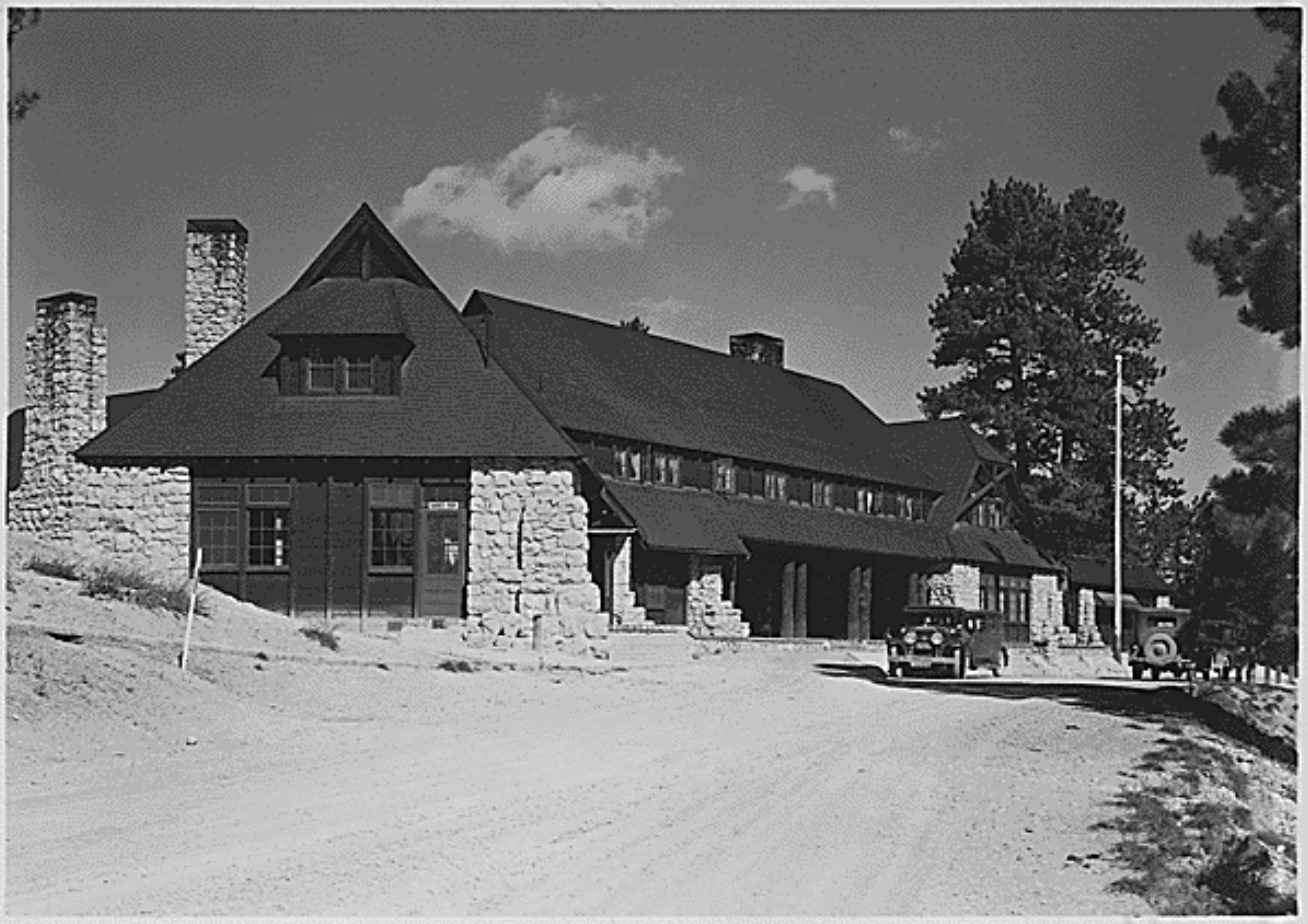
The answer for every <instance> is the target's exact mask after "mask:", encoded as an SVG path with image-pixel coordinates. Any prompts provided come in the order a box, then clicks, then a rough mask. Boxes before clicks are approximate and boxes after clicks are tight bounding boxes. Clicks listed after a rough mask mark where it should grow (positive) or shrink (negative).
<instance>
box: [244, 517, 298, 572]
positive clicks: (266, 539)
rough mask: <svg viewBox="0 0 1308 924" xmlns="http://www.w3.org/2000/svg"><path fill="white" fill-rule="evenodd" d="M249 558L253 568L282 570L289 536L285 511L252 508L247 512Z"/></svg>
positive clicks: (284, 564) (287, 518)
mask: <svg viewBox="0 0 1308 924" xmlns="http://www.w3.org/2000/svg"><path fill="white" fill-rule="evenodd" d="M249 516H250V529H249V538H250V543H249V558H248V562H249V564H250V565H253V566H261V567H268V568H283V567H285V566H286V540H287V536H288V535H289V530H288V529H287V521H288V520H289V519H290V516H289V513H288V511H286V510H278V509H275V508H271V507H269V508H259V507H252V508H250V512H249Z"/></svg>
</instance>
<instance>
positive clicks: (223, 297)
mask: <svg viewBox="0 0 1308 924" xmlns="http://www.w3.org/2000/svg"><path fill="white" fill-rule="evenodd" d="M249 240H250V233H249V232H248V231H246V230H245V226H244V225H243V224H241V223H240V222H239V221H237V220H236V219H234V218H192V219H188V220H187V222H186V364H187V365H188V366H190V365H192V364H193V363H195V361H196V360H198V359H199V358H200V357H201V356H203V355H204V354H205V353H208V352H209V351H210V350H212V349H213V348H214V347H215V346H217V345H218V344H219V343H221V342H222V341H223V340H225V339H226V338H227V337H228V335H230V334H231V333H232V332H233V331H235V330H236V329H237V328H238V327H240V326H241V325H242V324H244V323H245V307H246V303H247V302H248V300H249V289H248V287H247V285H246V278H245V274H246V252H247V249H248V245H249Z"/></svg>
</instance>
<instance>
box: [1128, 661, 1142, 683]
mask: <svg viewBox="0 0 1308 924" xmlns="http://www.w3.org/2000/svg"><path fill="white" fill-rule="evenodd" d="M1131 679H1132V680H1143V679H1144V668H1143V667H1141V666H1140V665H1139V664H1132V665H1131Z"/></svg>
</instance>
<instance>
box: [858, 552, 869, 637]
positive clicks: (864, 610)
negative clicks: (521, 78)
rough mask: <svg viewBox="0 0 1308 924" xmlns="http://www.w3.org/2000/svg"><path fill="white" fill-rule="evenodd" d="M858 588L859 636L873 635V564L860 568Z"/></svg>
mask: <svg viewBox="0 0 1308 924" xmlns="http://www.w3.org/2000/svg"><path fill="white" fill-rule="evenodd" d="M859 570H860V571H861V572H862V574H861V575H860V576H859V588H858V628H859V638H862V639H865V640H866V639H870V638H871V637H872V566H871V565H864V566H863V567H862V568H860V569H859Z"/></svg>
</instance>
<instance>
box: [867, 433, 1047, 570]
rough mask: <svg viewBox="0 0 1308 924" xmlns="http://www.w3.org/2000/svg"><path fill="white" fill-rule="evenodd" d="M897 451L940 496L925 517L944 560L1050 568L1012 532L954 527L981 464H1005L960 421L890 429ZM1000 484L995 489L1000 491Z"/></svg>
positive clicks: (1034, 550)
mask: <svg viewBox="0 0 1308 924" xmlns="http://www.w3.org/2000/svg"><path fill="white" fill-rule="evenodd" d="M890 430H891V432H892V434H893V435H894V437H895V438H896V439H897V440H899V444H900V451H901V452H902V453H903V454H904V455H906V456H908V457H909V458H911V459H913V460H914V461H915V462H916V464H918V465H920V466H921V467H922V470H923V471H924V472H925V473H927V474H928V475H929V476H930V477H931V478H932V479H933V481H934V483H935V484H936V486H937V487H938V489H939V490H941V491H943V492H944V495H943V496H942V497H941V498H940V500H939V501H937V502H936V505H935V507H934V509H933V510H932V512H931V519H930V523H931V525H932V526H933V527H935V528H937V529H940V530H946V531H947V534H946V542H947V547H948V549H949V557H950V558H952V559H954V560H956V561H970V562H979V563H990V564H1003V565H1025V566H1030V567H1036V568H1056V567H1057V566H1056V565H1054V564H1052V563H1051V562H1049V561H1048V560H1047V559H1046V558H1045V557H1044V556H1043V555H1041V554H1040V552H1039V550H1037V549H1036V547H1035V546H1034V545H1032V544H1031V542H1029V541H1028V540H1027V539H1026V538H1025V537H1024V536H1023V535H1022V534H1021V533H1020V532H1018V531H1017V530H1016V529H992V528H989V527H983V526H974V525H972V524H970V523H962V522H959V517H960V516H962V515H963V513H964V512H965V511H966V508H967V505H968V500H969V497H970V496H971V489H972V484H973V481H974V478H975V476H976V473H977V470H978V468H979V467H980V466H981V464H982V463H983V462H989V463H995V464H998V465H1003V466H1008V465H1009V461H1008V459H1006V458H1005V457H1004V454H1003V453H1001V452H1000V451H999V450H997V449H996V448H995V447H994V446H992V445H991V444H990V442H989V441H988V440H986V439H985V437H983V436H982V435H981V434H980V433H978V432H977V431H976V430H975V429H974V428H973V427H972V425H971V424H969V423H968V422H967V421H966V420H963V419H962V418H960V417H954V418H948V419H945V420H908V421H899V422H896V423H892V424H890ZM1006 487H1007V486H1006V485H1003V484H1001V485H1000V488H1001V489H1006Z"/></svg>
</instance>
